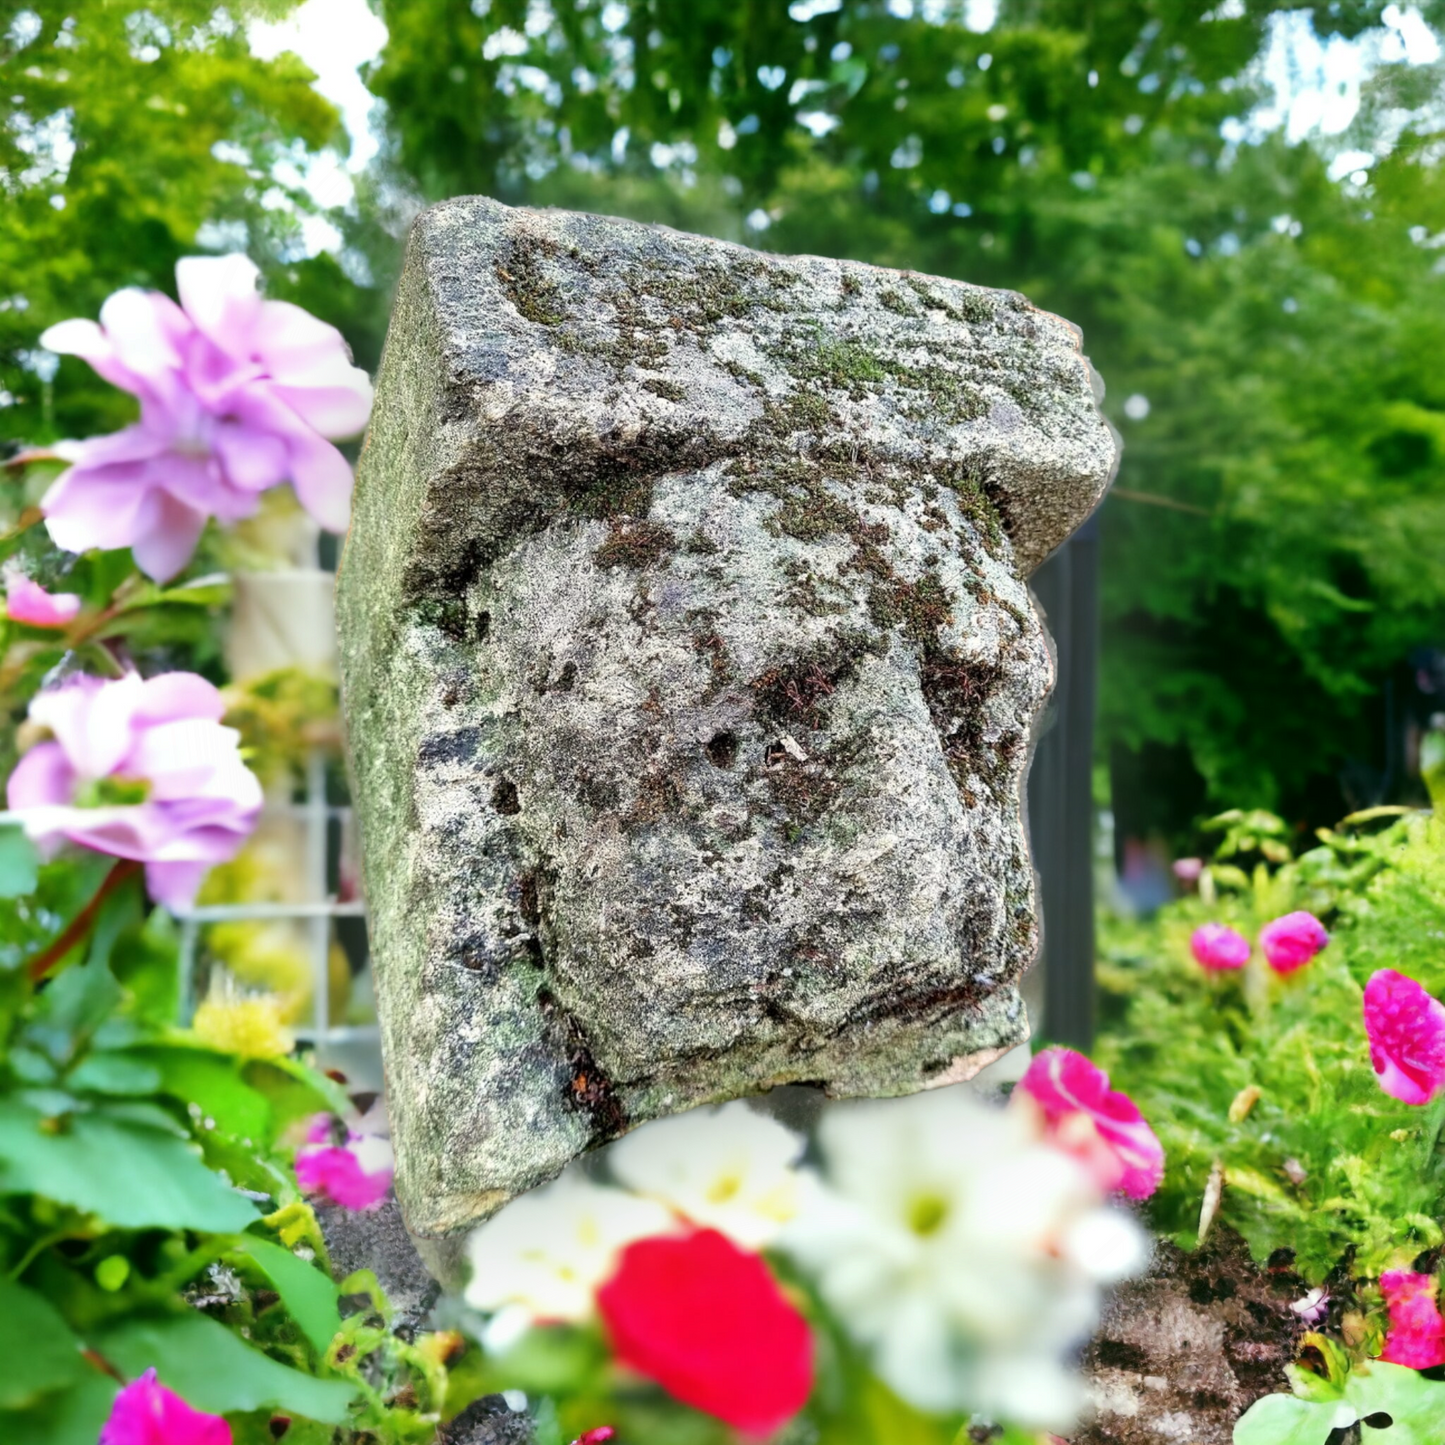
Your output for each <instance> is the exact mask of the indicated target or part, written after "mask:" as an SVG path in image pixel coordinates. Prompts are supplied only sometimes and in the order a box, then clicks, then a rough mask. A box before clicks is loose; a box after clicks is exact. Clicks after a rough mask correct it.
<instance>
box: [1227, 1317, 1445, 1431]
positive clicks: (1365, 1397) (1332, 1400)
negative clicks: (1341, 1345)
mask: <svg viewBox="0 0 1445 1445" xmlns="http://www.w3.org/2000/svg"><path fill="white" fill-rule="evenodd" d="M1307 1338H1308V1339H1309V1340H1310V1341H1311V1342H1312V1343H1314V1344H1315V1345H1316V1347H1317V1348H1320V1347H1323V1348H1324V1349H1325V1350H1326V1351H1328V1353H1327V1355H1326V1358H1327V1359H1329V1360H1330V1362H1331V1364H1332V1369H1331V1371H1330V1375H1329V1376H1328V1377H1325V1376H1321V1375H1315V1374H1310V1373H1309V1372H1307V1371H1305V1370H1301V1369H1300V1368H1299V1367H1297V1366H1294V1367H1291V1370H1290V1376H1291V1380H1292V1383H1293V1385H1294V1393H1293V1394H1290V1395H1266V1396H1264V1398H1263V1399H1260V1400H1256V1401H1255V1402H1254V1404H1253V1405H1251V1406H1250V1408H1249V1409H1248V1410H1246V1411H1245V1413H1244V1414H1243V1415H1242V1416H1241V1417H1240V1419H1239V1421H1238V1423H1237V1424H1236V1425H1235V1427H1234V1445H1326V1442H1327V1441H1328V1440H1330V1439H1332V1438H1335V1436H1336V1432H1338V1431H1341V1430H1348V1429H1349V1428H1350V1427H1351V1426H1352V1425H1355V1424H1357V1423H1358V1425H1359V1434H1360V1439H1361V1441H1362V1442H1363V1445H1434V1442H1436V1441H1438V1440H1440V1439H1441V1438H1442V1436H1445V1383H1442V1382H1441V1381H1438V1380H1430V1379H1426V1378H1425V1376H1423V1375H1422V1374H1420V1372H1419V1371H1418V1370H1410V1369H1406V1368H1405V1367H1404V1366H1403V1365H1389V1364H1385V1363H1383V1362H1382V1361H1379V1360H1373V1361H1370V1362H1369V1363H1361V1364H1357V1365H1356V1366H1355V1367H1354V1368H1353V1369H1351V1368H1349V1365H1348V1362H1346V1361H1344V1360H1343V1359H1342V1358H1341V1357H1340V1352H1339V1350H1338V1347H1335V1346H1333V1345H1332V1342H1331V1341H1329V1340H1327V1339H1325V1338H1324V1337H1323V1336H1320V1335H1312V1336H1307Z"/></svg>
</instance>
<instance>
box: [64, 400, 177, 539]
mask: <svg viewBox="0 0 1445 1445" xmlns="http://www.w3.org/2000/svg"><path fill="white" fill-rule="evenodd" d="M78 451H79V455H78V457H77V460H76V464H75V465H74V466H72V467H71V468H70V469H69V470H68V471H64V472H62V473H61V474H60V476H59V477H57V478H56V479H55V481H54V483H53V484H52V485H51V487H50V489H49V490H48V491H47V492H46V493H45V495H44V496H43V497H42V498H41V499H40V510H41V511H42V512H43V513H44V514H45V526H46V530H47V531H48V532H49V533H50V536H51V540H52V541H53V542H54V543H55V545H56V546H57V547H63V548H64V549H65V550H66V551H67V552H88V551H89V550H90V549H91V548H92V547H100V548H103V549H106V550H115V549H118V548H120V547H129V546H130V545H131V543H132V542H133V541H134V540H135V539H136V538H137V537H138V536H140V535H141V533H142V530H143V528H144V526H145V518H146V515H147V514H146V506H147V498H148V497H149V495H150V492H151V491H152V489H153V488H155V487H156V486H157V485H158V484H159V482H160V476H161V474H160V472H159V471H158V470H156V467H157V462H158V460H159V459H163V458H164V457H165V454H166V442H165V440H164V439H163V438H161V437H158V436H156V435H155V433H153V432H152V431H150V430H149V429H147V428H145V427H142V426H133V427H126V428H125V430H124V431H120V432H116V433H114V434H113V435H111V436H108V437H98V438H96V439H94V440H93V441H89V442H84V443H81V444H80V446H79V448H78Z"/></svg>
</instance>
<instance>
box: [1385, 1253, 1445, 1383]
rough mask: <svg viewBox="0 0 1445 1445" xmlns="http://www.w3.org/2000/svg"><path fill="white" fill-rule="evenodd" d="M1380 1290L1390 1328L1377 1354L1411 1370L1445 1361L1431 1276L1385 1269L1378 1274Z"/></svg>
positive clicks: (1444, 1328)
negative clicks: (1388, 1314) (1382, 1272)
mask: <svg viewBox="0 0 1445 1445" xmlns="http://www.w3.org/2000/svg"><path fill="white" fill-rule="evenodd" d="M1380 1291H1381V1293H1382V1294H1383V1295H1384V1296H1385V1306H1386V1308H1387V1309H1388V1310H1389V1311H1390V1330H1389V1333H1388V1334H1387V1335H1386V1336H1385V1348H1384V1350H1383V1352H1382V1353H1381V1355H1380V1358H1381V1359H1382V1360H1386V1361H1388V1362H1389V1363H1390V1364H1392V1365H1408V1366H1409V1367H1410V1368H1411V1369H1412V1370H1428V1369H1429V1368H1430V1366H1431V1365H1445V1319H1441V1318H1440V1306H1439V1305H1437V1304H1436V1303H1435V1280H1434V1279H1433V1277H1432V1276H1430V1275H1428V1274H1411V1273H1409V1271H1407V1270H1403V1269H1387V1270H1386V1271H1385V1272H1384V1274H1382V1275H1381V1276H1380Z"/></svg>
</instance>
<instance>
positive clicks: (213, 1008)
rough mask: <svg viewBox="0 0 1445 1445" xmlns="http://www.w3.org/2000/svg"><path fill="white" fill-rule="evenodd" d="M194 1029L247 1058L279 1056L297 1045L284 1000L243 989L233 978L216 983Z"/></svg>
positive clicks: (206, 1040)
mask: <svg viewBox="0 0 1445 1445" xmlns="http://www.w3.org/2000/svg"><path fill="white" fill-rule="evenodd" d="M191 1032H192V1033H194V1034H195V1036H196V1037H197V1038H198V1039H200V1040H201V1042H202V1043H206V1044H210V1045H211V1047H212V1048H215V1049H223V1050H224V1051H225V1052H226V1053H229V1054H239V1055H240V1056H241V1057H242V1058H243V1059H277V1058H281V1057H282V1056H283V1055H285V1054H289V1053H290V1052H291V1050H292V1049H293V1048H295V1047H296V1040H295V1038H294V1036H293V1035H292V1033H291V1030H290V1029H288V1028H287V1027H286V1024H285V1013H284V1005H283V1003H282V1000H281V999H279V998H277V997H276V996H275V995H274V994H265V993H255V994H247V993H242V992H241V991H240V990H239V989H238V988H237V987H236V986H235V984H234V983H233V982H232V981H231V980H230V979H229V978H226V979H224V980H223V981H218V982H217V983H213V984H212V986H211V992H210V994H209V995H208V996H207V997H206V998H205V999H204V1000H203V1001H202V1002H201V1004H200V1005H199V1007H197V1009H196V1016H195V1018H193V1019H192V1020H191Z"/></svg>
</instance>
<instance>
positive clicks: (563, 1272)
mask: <svg viewBox="0 0 1445 1445" xmlns="http://www.w3.org/2000/svg"><path fill="white" fill-rule="evenodd" d="M674 1227H675V1221H674V1219H673V1217H672V1216H671V1215H670V1214H669V1213H668V1212H667V1210H665V1209H664V1208H663V1207H662V1206H661V1205H660V1204H656V1203H654V1202H653V1201H652V1200H650V1199H638V1198H636V1197H635V1196H633V1195H631V1194H625V1193H624V1192H623V1191H622V1190H620V1189H606V1188H604V1187H603V1186H601V1185H599V1184H593V1183H592V1182H591V1181H590V1180H588V1179H587V1178H585V1177H584V1176H583V1175H581V1174H579V1173H576V1172H575V1171H569V1172H567V1173H566V1174H563V1175H562V1177H561V1178H560V1179H558V1180H557V1181H556V1182H555V1183H553V1184H548V1185H546V1186H545V1187H544V1188H542V1189H537V1190H534V1191H533V1192H532V1193H531V1194H524V1195H523V1196H522V1197H521V1198H520V1199H516V1200H513V1201H512V1203H511V1204H509V1205H508V1206H507V1207H506V1208H505V1209H503V1210H502V1212H501V1213H500V1214H498V1215H496V1216H495V1217H494V1218H492V1219H489V1220H488V1221H487V1222H486V1223H485V1224H484V1225H482V1226H481V1228H480V1229H478V1230H477V1231H476V1232H475V1233H474V1234H473V1235H472V1237H471V1239H470V1240H468V1242H467V1255H468V1258H469V1259H470V1261H471V1266H472V1276H471V1280H470V1281H469V1282H468V1284H467V1289H466V1300H467V1303H468V1304H469V1305H471V1306H472V1307H473V1308H475V1309H479V1310H497V1309H501V1308H503V1307H504V1306H507V1305H517V1306H521V1307H523V1308H525V1309H526V1310H527V1311H528V1312H529V1313H530V1316H531V1319H532V1321H533V1322H534V1323H538V1324H541V1323H546V1322H550V1321H563V1320H567V1321H576V1320H585V1319H587V1318H589V1317H590V1316H591V1314H592V1312H593V1309H594V1295H595V1292H596V1290H597V1286H598V1285H600V1284H602V1283H603V1282H604V1281H605V1280H606V1279H607V1278H608V1276H609V1275H611V1273H612V1272H613V1270H614V1268H615V1267H616V1264H617V1256H618V1255H619V1254H620V1253H621V1252H622V1250H624V1249H625V1248H626V1247H627V1246H628V1245H629V1244H631V1243H632V1242H633V1241H634V1240H638V1239H645V1238H646V1237H647V1236H648V1235H652V1234H664V1233H666V1232H667V1231H669V1230H670V1229H672V1228H674Z"/></svg>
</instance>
